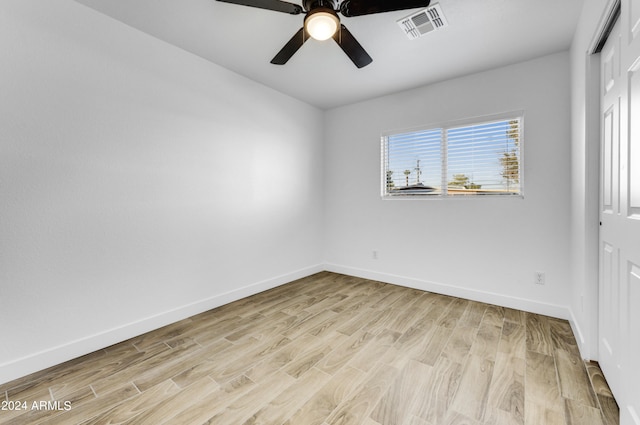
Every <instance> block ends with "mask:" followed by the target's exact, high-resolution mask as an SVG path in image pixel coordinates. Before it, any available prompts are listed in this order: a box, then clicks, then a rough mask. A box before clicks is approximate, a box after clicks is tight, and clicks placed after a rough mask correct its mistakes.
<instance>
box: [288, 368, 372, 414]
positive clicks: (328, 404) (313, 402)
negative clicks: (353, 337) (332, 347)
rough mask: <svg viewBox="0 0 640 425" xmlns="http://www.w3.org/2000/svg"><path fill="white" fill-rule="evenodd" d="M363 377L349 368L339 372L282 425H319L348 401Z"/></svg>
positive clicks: (360, 373) (363, 374) (360, 372)
mask: <svg viewBox="0 0 640 425" xmlns="http://www.w3.org/2000/svg"><path fill="white" fill-rule="evenodd" d="M365 375H366V374H365V373H364V372H362V371H359V370H357V369H354V368H352V367H349V366H347V367H345V368H343V369H341V370H339V371H338V372H337V373H336V374H335V375H334V376H333V377H332V378H331V379H330V380H329V381H328V382H327V383H326V384H324V385H323V386H322V387H320V389H318V390H317V391H316V392H315V393H314V394H313V396H312V397H311V398H310V399H309V400H308V401H307V402H306V403H305V404H304V405H302V407H301V408H300V409H298V410H297V411H296V413H295V414H294V415H293V416H292V417H290V418H289V419H287V420H286V421H285V422H284V423H283V425H298V424H305V425H321V424H322V423H323V422H324V421H325V419H326V418H328V417H329V415H330V414H331V413H332V412H333V411H334V410H335V409H336V408H337V407H338V405H339V404H340V403H341V402H342V401H343V400H346V399H348V397H349V396H350V395H351V393H352V392H353V391H354V390H355V388H357V387H358V385H359V384H360V382H361V381H362V380H363V379H364V377H365Z"/></svg>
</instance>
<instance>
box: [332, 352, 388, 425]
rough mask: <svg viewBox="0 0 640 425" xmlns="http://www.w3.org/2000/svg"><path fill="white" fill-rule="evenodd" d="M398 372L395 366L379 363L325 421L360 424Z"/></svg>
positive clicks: (336, 423)
mask: <svg viewBox="0 0 640 425" xmlns="http://www.w3.org/2000/svg"><path fill="white" fill-rule="evenodd" d="M398 373H399V371H398V369H396V368H395V367H393V366H389V365H386V364H384V363H378V365H377V366H376V367H375V368H374V369H373V370H372V371H371V373H370V374H368V376H367V378H366V379H364V380H363V381H362V382H361V383H360V385H359V386H358V387H356V389H355V391H353V392H352V393H351V394H350V396H349V397H347V398H346V399H344V400H343V401H342V402H341V403H340V404H339V405H338V406H337V407H336V409H335V410H334V411H333V412H332V413H331V414H330V415H329V417H328V418H327V419H326V420H325V422H326V423H327V424H329V425H359V424H360V423H361V422H363V421H364V420H365V418H366V417H368V416H369V415H370V413H371V411H372V410H373V409H374V407H375V406H376V404H377V403H378V401H379V400H380V398H381V397H382V395H383V394H384V393H385V392H386V391H387V389H388V388H389V386H391V384H392V383H393V381H394V379H395V377H396V376H397V375H398Z"/></svg>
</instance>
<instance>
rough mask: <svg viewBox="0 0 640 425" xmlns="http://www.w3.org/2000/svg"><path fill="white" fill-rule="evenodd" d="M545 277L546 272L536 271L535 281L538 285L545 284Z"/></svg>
mask: <svg viewBox="0 0 640 425" xmlns="http://www.w3.org/2000/svg"><path fill="white" fill-rule="evenodd" d="M544 282H545V277H544V272H534V274H533V283H535V284H536V285H544Z"/></svg>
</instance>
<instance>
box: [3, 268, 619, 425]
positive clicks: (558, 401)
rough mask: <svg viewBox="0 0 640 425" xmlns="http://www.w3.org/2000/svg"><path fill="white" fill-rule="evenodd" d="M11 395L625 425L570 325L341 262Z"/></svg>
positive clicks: (150, 407) (377, 423) (335, 414)
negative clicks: (350, 271) (344, 271)
mask: <svg viewBox="0 0 640 425" xmlns="http://www.w3.org/2000/svg"><path fill="white" fill-rule="evenodd" d="M0 398H1V399H2V400H4V406H5V407H14V408H15V407H16V406H15V403H16V402H22V401H25V402H26V406H24V405H22V406H23V407H26V410H4V411H0V424H12V425H19V424H29V425H35V424H55V425H59V424H83V425H88V424H127V425H133V424H150V425H159V424H164V423H167V424H181V425H183V424H196V425H197V424H220V425H227V424H228V425H243V424H244V425H249V424H274V425H280V424H287V425H294V424H295V425H313V424H318V425H338V424H341V425H344V424H361V425H462V424H467V425H479V424H492V425H500V424H527V425H529V424H530V425H555V424H580V425H591V424H594V425H600V424H603V425H610V424H617V423H618V417H617V415H618V412H617V405H616V403H615V401H614V399H613V397H612V396H611V392H610V391H609V388H608V387H607V384H606V381H605V380H604V378H603V376H602V373H601V371H600V369H599V368H598V366H597V364H596V363H588V364H585V363H583V362H582V360H581V358H580V356H579V353H578V349H577V346H576V342H575V339H574V337H573V334H572V332H571V328H570V326H569V324H568V322H566V321H564V320H558V319H553V318H549V317H545V316H540V315H536V314H530V313H525V312H522V311H516V310H512V309H508V308H502V307H497V306H494V305H488V304H482V303H477V302H472V301H468V300H464V299H458V298H452V297H448V296H443V295H437V294H433V293H429V292H421V291H418V290H414V289H408V288H403V287H399V286H394V285H389V284H384V283H380V282H374V281H369V280H364V279H359V278H354V277H349V276H344V275H338V274H333V273H328V272H323V273H319V274H317V275H314V276H311V277H308V278H305V279H301V280H299V281H296V282H292V283H290V284H287V285H284V286H281V287H278V288H276V289H273V290H270V291H267V292H263V293H261V294H258V295H255V296H252V297H249V298H246V299H243V300H240V301H237V302H235V303H232V304H228V305H225V306H223V307H220V308H217V309H214V310H211V311H209V312H206V313H203V314H200V315H197V316H194V317H191V318H189V319H186V320H183V321H181V322H178V323H175V324H172V325H170V326H167V327H165V328H162V329H159V330H156V331H153V332H150V333H148V334H145V335H142V336H139V337H137V338H133V339H131V340H129V341H125V342H123V343H120V344H118V345H115V346H111V347H108V348H105V349H104V350H101V351H98V352H95V353H92V354H89V355H87V356H84V357H82V358H79V359H76V360H72V361H69V362H67V363H64V364H62V365H59V366H55V367H53V368H50V369H48V370H46V371H43V372H38V373H35V374H33V375H31V376H27V377H25V378H21V379H18V380H16V381H13V382H10V383H8V384H5V385H2V386H0ZM34 401H35V402H36V403H37V406H39V407H42V409H41V410H40V409H34V406H33V402H34ZM41 401H45V402H46V401H49V402H50V403H49V404H48V405H47V404H46V403H45V404H43V405H42V406H40V404H39V403H40V402H41ZM51 402H53V403H51ZM56 402H57V403H56ZM11 403H13V405H11ZM65 403H66V404H65Z"/></svg>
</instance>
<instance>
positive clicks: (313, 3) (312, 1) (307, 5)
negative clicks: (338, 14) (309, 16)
mask: <svg viewBox="0 0 640 425" xmlns="http://www.w3.org/2000/svg"><path fill="white" fill-rule="evenodd" d="M303 4H304V9H305V10H306V11H308V12H311V11H314V10H315V9H318V8H323V9H331V10H332V11H334V10H335V7H336V5H335V2H334V1H333V0H304V2H303Z"/></svg>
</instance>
